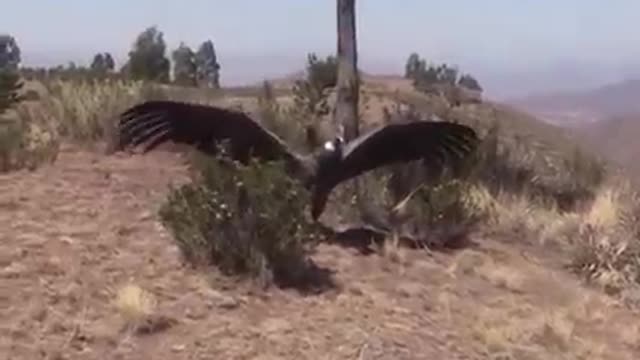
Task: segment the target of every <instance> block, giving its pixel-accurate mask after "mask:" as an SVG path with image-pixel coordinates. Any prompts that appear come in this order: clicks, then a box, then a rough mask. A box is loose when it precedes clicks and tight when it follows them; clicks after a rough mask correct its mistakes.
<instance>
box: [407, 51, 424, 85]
mask: <svg viewBox="0 0 640 360" xmlns="http://www.w3.org/2000/svg"><path fill="white" fill-rule="evenodd" d="M426 67H427V65H426V62H425V61H424V60H422V59H420V55H418V54H417V53H411V55H409V58H408V59H407V64H406V65H405V67H404V77H405V78H407V79H412V80H414V81H415V80H416V79H417V78H419V77H420V75H421V74H423V73H424V72H425V71H426Z"/></svg>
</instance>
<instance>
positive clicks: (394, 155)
mask: <svg viewBox="0 0 640 360" xmlns="http://www.w3.org/2000/svg"><path fill="white" fill-rule="evenodd" d="M118 131H119V137H120V148H121V149H124V148H126V147H136V146H139V145H142V144H144V147H143V152H145V153H146V152H148V151H150V150H152V149H153V148H155V147H157V146H158V145H160V144H162V143H165V142H168V141H173V142H174V143H182V144H187V145H190V146H193V147H195V148H196V149H198V150H199V151H202V152H204V153H206V154H210V155H215V154H216V153H217V152H218V151H219V150H218V149H219V148H218V147H217V144H219V143H220V142H221V141H227V142H228V144H229V145H230V149H229V150H230V151H229V152H230V155H231V158H233V159H234V160H236V161H238V162H240V163H242V164H247V163H248V162H249V160H250V158H251V157H254V158H257V159H259V160H261V161H272V160H284V161H285V164H286V169H287V172H288V174H289V175H290V176H293V177H295V178H297V179H299V180H300V181H301V182H302V183H303V185H304V186H305V187H306V188H307V189H309V190H311V191H312V200H311V202H312V204H311V216H312V218H313V220H314V221H317V219H318V218H319V217H320V215H321V214H322V212H323V211H324V208H325V206H326V203H327V200H328V197H329V195H330V193H331V191H332V190H333V189H334V188H335V187H336V186H337V185H338V184H340V183H342V182H343V181H346V180H349V179H351V178H354V177H357V176H359V175H361V174H363V173H365V172H367V171H370V170H373V169H376V168H378V167H382V166H385V165H390V164H393V163H403V162H410V161H414V160H423V162H424V164H425V166H427V167H429V166H430V165H431V166H436V165H441V164H443V163H444V162H446V161H447V160H451V159H453V160H462V159H463V158H464V157H465V156H467V155H468V154H469V153H471V152H472V151H473V150H474V149H475V147H476V146H477V143H478V137H477V135H476V132H475V131H474V130H473V129H472V128H470V127H468V126H465V125H461V124H457V123H452V122H445V121H413V122H408V123H397V124H395V123H394V124H388V125H385V126H382V127H379V128H376V129H374V130H372V131H369V132H367V133H365V134H362V135H361V136H359V137H357V138H355V139H353V140H351V141H349V142H345V141H344V139H343V138H342V136H336V137H335V138H334V139H333V140H332V141H327V142H326V143H325V144H324V146H323V147H322V148H320V149H319V150H316V151H312V152H311V153H309V154H300V153H297V152H296V151H294V150H293V149H291V148H290V147H289V145H287V144H286V143H285V142H284V141H283V140H282V139H280V138H279V137H278V136H277V135H275V134H274V133H273V132H271V131H270V130H268V129H266V128H265V127H263V126H262V125H260V124H259V123H258V122H256V121H255V120H253V119H252V118H251V117H249V116H248V115H247V114H245V113H244V112H241V111H236V110H231V109H224V108H220V107H214V106H207V105H200V104H190V103H183V102H175V101H147V102H143V103H140V104H137V105H134V106H132V107H131V108H129V109H128V110H126V111H125V112H123V113H122V114H121V115H120V119H119V127H118Z"/></svg>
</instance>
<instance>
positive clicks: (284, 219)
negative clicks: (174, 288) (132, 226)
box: [160, 154, 319, 285]
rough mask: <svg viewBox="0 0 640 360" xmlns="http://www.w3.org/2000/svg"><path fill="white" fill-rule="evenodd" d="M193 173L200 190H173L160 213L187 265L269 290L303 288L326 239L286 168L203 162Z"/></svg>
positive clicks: (199, 160)
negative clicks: (317, 245) (318, 243)
mask: <svg viewBox="0 0 640 360" xmlns="http://www.w3.org/2000/svg"><path fill="white" fill-rule="evenodd" d="M194 169H195V170H196V171H195V175H196V176H195V177H194V182H193V183H191V184H186V185H183V186H181V187H180V188H176V189H173V190H172V191H171V193H170V195H169V198H168V200H167V201H166V202H165V204H164V205H163V206H162V208H161V210H160V216H161V218H162V222H163V224H164V225H165V226H166V227H167V228H168V229H169V230H170V231H171V233H172V234H173V237H174V239H175V240H176V241H177V243H178V246H179V247H180V249H181V251H182V254H183V255H184V257H185V259H186V260H187V261H188V262H190V263H191V264H193V265H195V266H203V265H204V266H207V265H213V266H215V267H217V268H218V269H219V270H220V271H221V272H222V273H224V274H226V275H237V276H249V277H251V278H254V279H256V278H257V279H259V280H260V281H261V282H262V284H263V285H267V284H269V283H271V282H272V281H273V282H275V283H277V284H280V285H290V284H294V283H298V282H304V281H305V280H306V278H305V277H306V275H308V272H307V270H309V266H310V265H311V264H310V262H309V260H308V259H307V258H306V254H307V251H308V249H309V245H311V244H313V243H314V241H315V240H317V239H318V234H319V233H318V232H316V230H317V229H316V228H315V225H314V224H313V223H312V222H311V221H310V220H309V219H307V216H306V212H305V207H306V205H307V204H308V202H309V196H308V193H307V192H306V191H305V189H304V188H302V187H301V186H300V185H299V184H298V183H297V182H296V180H295V179H292V178H290V177H288V176H287V175H286V173H285V172H284V168H283V165H282V164H281V163H278V162H274V163H258V162H257V161H255V162H253V163H251V164H250V165H249V166H246V167H244V166H239V165H237V164H236V163H233V162H231V161H229V160H224V159H223V158H220V159H217V160H212V159H208V158H204V156H203V155H199V154H197V155H195V158H194Z"/></svg>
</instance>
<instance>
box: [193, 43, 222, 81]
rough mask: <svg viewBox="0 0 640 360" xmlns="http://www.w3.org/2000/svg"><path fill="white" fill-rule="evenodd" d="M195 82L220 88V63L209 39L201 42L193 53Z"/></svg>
mask: <svg viewBox="0 0 640 360" xmlns="http://www.w3.org/2000/svg"><path fill="white" fill-rule="evenodd" d="M195 62H196V69H197V76H196V79H197V82H198V84H199V85H200V86H205V87H208V88H211V89H218V88H220V64H219V63H218V58H217V56H216V50H215V48H214V46H213V42H212V41H211V40H207V41H205V42H203V43H202V44H201V45H200V47H199V48H198V52H197V53H196V55H195Z"/></svg>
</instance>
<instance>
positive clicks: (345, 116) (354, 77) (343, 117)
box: [334, 0, 360, 141]
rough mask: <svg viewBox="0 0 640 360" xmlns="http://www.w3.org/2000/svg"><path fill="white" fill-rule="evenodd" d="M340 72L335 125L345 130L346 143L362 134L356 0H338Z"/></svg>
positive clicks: (338, 73) (338, 74)
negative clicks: (359, 118)
mask: <svg viewBox="0 0 640 360" xmlns="http://www.w3.org/2000/svg"><path fill="white" fill-rule="evenodd" d="M337 17H338V21H337V24H338V72H337V94H336V111H335V113H334V120H335V122H336V123H337V124H338V125H339V126H340V127H341V128H342V130H343V134H342V135H343V136H344V140H345V141H350V140H352V139H354V138H356V137H358V135H359V134H360V128H359V124H358V102H359V99H360V79H359V76H358V50H357V42H356V16H355V0H337Z"/></svg>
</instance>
